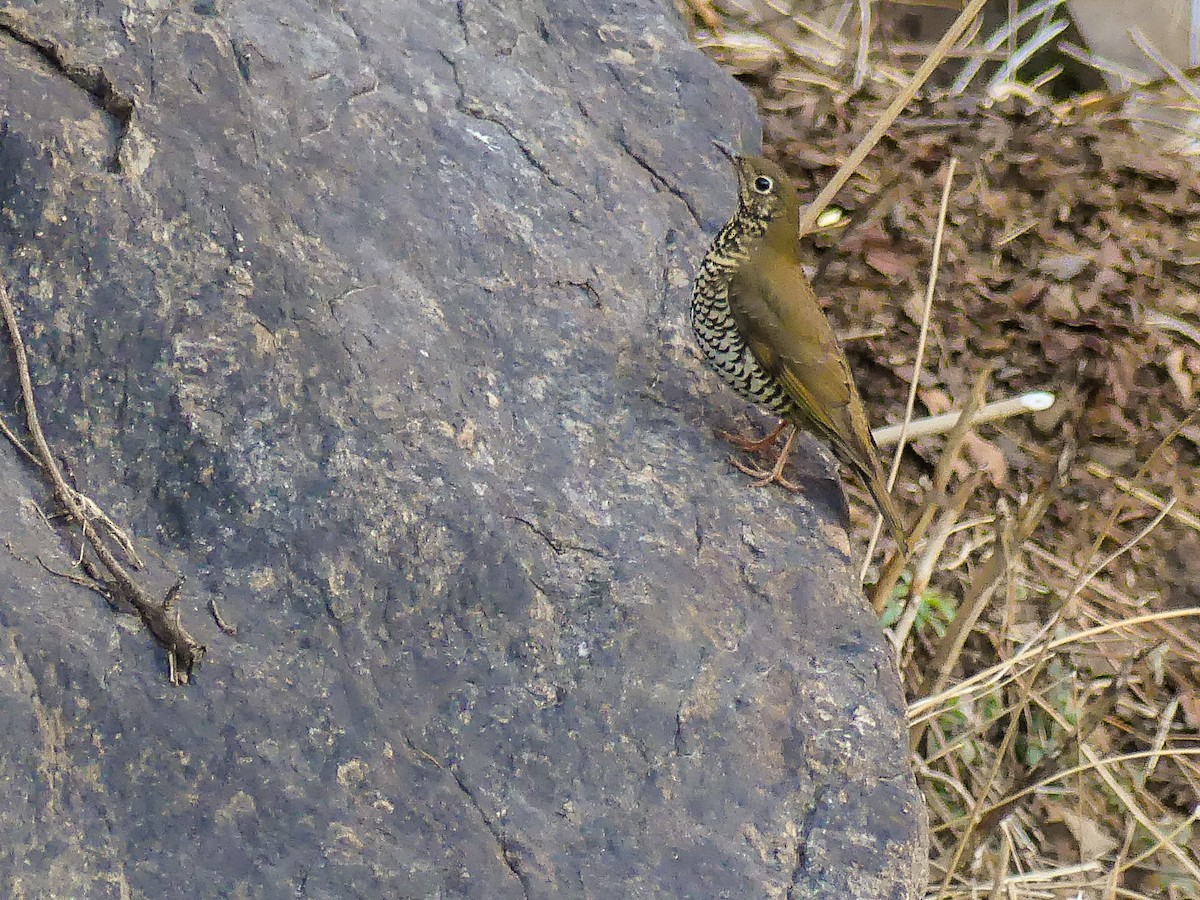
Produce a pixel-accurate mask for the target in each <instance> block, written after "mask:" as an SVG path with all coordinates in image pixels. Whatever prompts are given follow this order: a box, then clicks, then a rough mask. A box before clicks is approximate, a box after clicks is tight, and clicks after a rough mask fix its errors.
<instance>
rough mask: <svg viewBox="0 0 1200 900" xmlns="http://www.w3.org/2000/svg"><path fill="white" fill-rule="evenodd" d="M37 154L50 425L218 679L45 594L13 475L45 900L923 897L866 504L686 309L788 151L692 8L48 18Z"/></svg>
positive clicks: (11, 388) (0, 716)
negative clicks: (759, 159) (757, 423)
mask: <svg viewBox="0 0 1200 900" xmlns="http://www.w3.org/2000/svg"><path fill="white" fill-rule="evenodd" d="M0 122H2V124H0V267H2V270H3V274H4V276H5V278H6V280H7V282H8V284H9V287H10V290H11V292H12V294H13V296H14V299H15V303H16V305H17V311H18V315H19V316H20V319H21V323H22V327H23V330H24V332H25V335H26V338H27V340H28V343H29V348H30V354H31V357H32V364H33V375H34V379H35V382H36V385H37V389H38V391H39V402H40V406H41V411H42V414H43V418H44V420H45V423H46V430H47V432H48V435H49V437H50V440H51V442H52V443H53V444H54V445H55V446H56V448H57V449H58V451H59V452H60V454H61V455H62V457H63V458H64V459H66V460H68V461H69V463H70V471H71V473H72V475H73V477H74V479H75V481H76V483H77V484H78V487H79V488H80V489H81V490H83V491H84V492H86V493H87V494H89V495H90V496H92V497H93V498H95V499H96V500H97V501H98V502H99V503H101V505H103V506H104V507H105V508H106V509H107V510H108V511H109V512H110V513H112V514H113V515H114V516H115V517H116V518H117V519H119V520H121V521H122V522H124V523H125V524H127V525H129V526H130V527H131V529H132V530H133V531H134V532H135V533H136V534H137V535H138V536H139V538H140V546H141V548H142V550H143V555H145V556H146V557H147V559H148V562H149V566H148V567H147V569H146V570H144V572H143V573H142V577H143V578H144V579H145V581H146V583H147V584H148V585H149V586H151V587H152V588H153V589H154V590H155V591H156V592H157V593H159V594H161V593H162V592H163V591H164V590H165V589H166V587H168V586H169V585H170V583H171V582H172V581H173V580H174V576H175V574H176V573H181V574H184V575H186V576H188V579H189V580H188V585H187V590H186V594H185V597H184V600H183V601H182V603H181V609H182V612H183V615H184V621H185V623H186V624H187V626H188V627H189V628H190V629H191V630H192V632H193V633H194V634H195V635H196V636H197V637H198V638H199V639H201V640H202V641H203V642H204V643H206V644H207V645H208V648H209V655H208V658H207V659H206V661H205V663H204V665H203V667H202V668H200V669H199V670H197V672H196V673H195V677H194V678H193V682H192V684H190V685H188V686H186V687H175V686H173V685H171V684H170V683H169V682H168V681H167V678H166V674H165V662H164V653H163V651H162V650H161V648H159V647H158V646H157V645H156V644H155V643H154V640H153V638H152V637H151V636H150V635H149V634H148V633H147V632H146V631H145V629H144V628H142V627H141V626H140V624H139V622H138V620H137V619H136V618H133V617H130V616H124V615H120V614H118V613H115V612H113V611H112V610H110V609H109V608H108V606H107V605H106V603H105V602H104V600H103V599H102V598H101V597H99V596H98V595H96V594H95V593H93V592H91V591H89V590H87V589H86V588H83V587H78V586H76V585H74V584H72V583H71V582H69V581H66V580H64V579H61V578H57V577H55V576H53V575H51V574H49V573H48V572H47V571H46V570H45V569H43V568H42V566H41V565H39V564H38V561H37V560H38V558H40V559H41V561H42V562H44V563H46V564H47V565H49V566H52V567H55V568H58V569H64V570H65V569H69V567H70V566H71V563H72V562H73V557H74V555H75V554H76V553H77V552H78V540H79V538H78V534H77V533H76V532H75V531H74V530H71V529H66V528H62V527H60V526H58V525H57V523H55V522H54V521H47V520H45V519H43V518H42V515H41V512H39V506H41V507H44V512H45V513H46V514H47V515H49V514H51V513H53V512H54V510H53V509H52V503H51V500H50V495H49V493H48V491H47V489H46V487H45V485H44V483H43V482H42V480H41V477H40V475H39V474H38V473H37V472H36V471H34V469H33V468H32V467H31V466H30V465H29V464H28V463H27V462H26V461H25V460H23V459H22V458H21V457H19V456H18V455H17V453H16V452H15V451H14V450H13V449H12V448H11V447H10V446H8V445H7V444H5V445H4V447H3V448H0V539H2V540H3V541H4V544H5V547H4V548H3V549H0V727H2V729H3V733H2V735H0V780H2V781H3V783H4V784H5V785H6V789H5V791H4V793H3V795H2V797H0V892H3V893H5V895H7V896H14V897H68V896H72V897H87V898H91V897H101V898H103V897H114V898H116V897H156V896H179V897H205V898H207V897H262V898H276V897H280V898H282V897H320V898H344V897H363V898H378V897H389V898H392V897H414V898H415V897H445V898H451V897H455V898H457V897H471V898H505V897H533V898H566V897H594V898H604V897H694V898H713V897H739V898H742V897H797V898H799V897H836V898H882V897H888V898H893V897H895V898H900V897H913V896H916V894H917V892H918V890H919V885H920V883H921V881H922V879H923V874H924V865H925V861H924V856H923V852H922V851H923V844H922V841H923V833H924V832H923V828H924V826H923V815H922V812H921V810H922V806H921V801H920V798H919V795H918V793H917V791H916V790H915V788H914V784H913V780H912V777H911V774H910V772H909V769H908V766H907V761H906V741H905V730H904V726H903V717H902V702H901V696H900V692H899V689H898V686H897V683H896V677H895V673H894V669H893V664H892V662H891V659H890V656H889V653H888V651H887V650H886V649H885V643H884V641H883V639H882V637H881V634H880V631H879V629H878V627H877V626H876V624H875V623H874V622H873V621H872V617H871V615H870V614H869V612H868V610H867V609H866V606H865V604H864V601H863V598H862V597H861V595H860V593H859V592H858V590H857V589H856V588H855V585H854V579H853V576H852V573H851V572H850V570H849V558H848V547H847V544H846V539H845V536H844V533H843V532H842V530H841V528H842V526H841V521H840V516H841V503H840V499H839V494H838V492H837V490H836V486H835V484H834V482H832V481H831V473H830V471H829V470H828V469H827V468H826V467H825V465H824V464H823V463H821V462H820V457H817V456H815V455H810V461H809V463H808V465H809V468H810V470H811V471H810V472H809V473H808V474H809V477H808V478H807V482H806V483H807V484H808V486H809V491H808V493H807V494H806V495H804V496H799V497H796V496H790V495H785V494H783V493H782V492H778V491H774V490H761V491H752V490H748V489H747V487H746V479H745V478H744V477H743V476H741V475H740V474H738V473H736V472H732V471H731V469H730V467H729V465H728V463H727V461H726V452H727V448H726V446H724V445H723V444H722V443H721V442H720V441H719V440H718V439H716V438H715V437H714V435H713V428H714V426H726V427H728V426H731V425H733V424H735V423H736V422H737V421H738V417H739V416H740V415H741V413H742V411H743V410H744V404H742V403H741V402H740V401H739V400H737V399H736V398H735V397H733V396H731V395H730V394H728V393H727V392H725V391H724V389H723V388H721V387H720V386H719V385H718V384H717V382H716V379H715V378H713V377H711V376H710V375H709V374H708V373H707V372H705V371H704V370H703V367H702V365H701V363H700V361H699V357H698V354H697V353H696V352H695V351H694V350H693V347H692V342H691V337H690V334H689V333H688V331H687V327H686V324H685V322H686V319H685V308H686V303H687V295H688V290H689V280H690V275H691V272H692V271H693V268H694V265H695V263H696V260H697V258H698V256H699V255H700V254H701V253H702V252H703V250H704V247H705V244H706V240H707V236H708V235H710V234H711V233H712V231H713V230H715V228H716V227H717V226H718V225H719V224H720V222H721V221H722V220H723V217H724V216H726V215H727V214H728V212H729V210H730V208H731V205H732V201H733V183H732V177H731V174H730V172H728V171H727V169H726V166H725V165H724V164H723V163H722V162H721V161H720V158H719V155H718V154H717V153H716V151H715V150H713V149H712V148H711V146H710V141H711V139H713V138H715V137H721V138H725V139H727V140H730V141H731V142H733V143H735V144H736V143H738V142H743V143H744V144H746V145H750V146H752V145H753V141H754V140H756V138H755V135H757V126H756V124H755V121H754V118H753V111H752V105H751V103H750V102H749V100H748V99H747V97H746V96H745V95H744V94H743V92H742V91H741V90H740V89H739V88H738V87H737V86H736V85H735V84H734V83H733V82H732V81H730V80H729V79H728V78H726V77H725V76H724V75H722V74H721V73H720V72H718V71H717V69H715V68H714V67H713V66H712V65H711V64H710V63H709V62H708V61H706V60H705V59H704V58H703V57H702V56H700V55H699V54H698V53H697V52H695V51H694V50H693V49H691V48H690V47H689V46H688V45H687V43H686V40H685V38H684V37H683V36H682V34H681V31H680V28H679V27H678V23H677V22H676V21H675V19H674V16H673V13H672V12H671V10H670V9H669V5H668V4H665V3H664V4H659V3H655V2H653V0H623V2H619V3H595V2H591V0H541V2H528V0H508V2H504V0H496V2H491V3H484V2H476V0H459V2H458V3H457V4H455V3H451V2H446V0H424V2H419V0H406V2H400V0H391V2H383V0H347V2H338V3H326V2H320V3H311V2H300V0H271V2H268V0H244V2H225V0H195V2H194V3H191V4H183V5H180V4H174V3H163V2H161V0H127V2H126V3H124V4H108V3H100V4H98V3H91V2H89V3H84V2H71V0H44V2H31V0H27V2H24V3H20V4H9V5H8V6H7V7H5V8H4V10H3V11H0ZM4 353H5V355H4V357H3V359H4V366H3V367H2V368H0V373H3V374H2V384H0V387H2V391H0V400H2V401H3V402H2V405H0V409H2V410H3V414H4V416H5V418H6V419H7V420H8V421H9V422H10V423H11V424H13V425H14V426H16V427H19V423H20V422H21V414H20V407H19V404H18V400H17V385H16V378H15V375H14V374H13V368H12V364H11V360H12V357H11V355H10V354H9V352H8V347H7V345H6V346H5V347H4ZM808 446H809V448H810V449H811V445H808ZM212 599H215V600H217V601H218V602H219V605H220V608H221V612H222V614H223V615H224V617H225V618H226V619H228V620H230V621H231V622H234V623H236V625H237V626H238V633H237V635H236V636H235V637H231V636H227V635H225V634H223V633H222V632H221V631H219V630H218V628H217V626H216V624H215V623H214V621H213V619H212V618H211V617H210V616H209V615H208V613H207V611H206V610H207V605H208V602H209V601H210V600H212Z"/></svg>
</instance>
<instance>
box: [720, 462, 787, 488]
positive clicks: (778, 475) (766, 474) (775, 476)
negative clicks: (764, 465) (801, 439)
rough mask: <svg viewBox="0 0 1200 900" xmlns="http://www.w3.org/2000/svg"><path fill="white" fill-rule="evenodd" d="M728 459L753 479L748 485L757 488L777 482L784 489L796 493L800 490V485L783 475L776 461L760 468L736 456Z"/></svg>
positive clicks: (781, 468)
mask: <svg viewBox="0 0 1200 900" xmlns="http://www.w3.org/2000/svg"><path fill="white" fill-rule="evenodd" d="M729 461H730V462H731V463H733V464H734V466H736V467H737V468H738V469H740V470H741V471H743V472H745V473H746V474H747V475H749V476H750V477H751V478H753V479H754V481H752V482H750V487H756V488H758V487H766V486H767V485H768V484H777V485H779V486H780V487H781V488H783V489H784V490H788V491H791V492H792V493H798V492H799V490H800V485H798V484H796V483H795V482H792V481H788V480H787V479H786V478H784V477H783V467H782V466H781V465H779V463H778V462H777V463H776V464H775V465H774V466H772V467H771V468H770V469H760V468H758V466H751V465H748V464H747V463H744V462H742V461H741V460H740V459H738V458H737V457H736V456H731V457H729Z"/></svg>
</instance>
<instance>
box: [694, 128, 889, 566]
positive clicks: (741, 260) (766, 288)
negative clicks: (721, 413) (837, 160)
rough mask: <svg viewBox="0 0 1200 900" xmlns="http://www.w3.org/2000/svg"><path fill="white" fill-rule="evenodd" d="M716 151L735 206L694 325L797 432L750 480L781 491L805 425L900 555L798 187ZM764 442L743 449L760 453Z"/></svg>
mask: <svg viewBox="0 0 1200 900" xmlns="http://www.w3.org/2000/svg"><path fill="white" fill-rule="evenodd" d="M717 146H718V147H719V148H720V149H721V151H722V152H723V153H725V154H726V155H727V156H729V158H730V159H731V160H732V161H733V164H734V167H735V168H736V169H737V179H738V207H737V212H735V213H734V215H733V218H732V219H730V220H729V222H727V223H726V225H725V227H724V228H722V229H721V230H720V232H718V233H717V236H716V238H715V239H714V240H713V243H712V246H711V247H710V248H709V251H708V253H707V255H706V256H705V257H704V259H703V261H702V262H701V263H700V271H699V274H698V275H697V276H696V283H695V288H694V290H693V291H692V303H691V318H692V329H693V330H694V331H695V333H696V339H697V340H698V341H699V342H700V349H701V350H702V351H703V352H704V355H705V357H706V358H707V359H708V362H709V364H710V365H711V366H712V367H713V368H714V369H715V370H716V372H717V374H718V375H720V376H721V379H722V380H723V381H724V382H725V383H726V384H728V385H729V386H730V387H732V388H733V389H734V390H736V391H737V392H738V393H739V394H741V395H742V396H743V397H745V398H746V399H747V400H750V401H751V402H752V403H754V404H756V405H757V406H759V407H760V408H762V409H764V410H766V411H767V412H770V413H774V414H775V415H777V416H779V417H780V418H781V419H782V420H783V422H785V423H787V424H789V425H792V426H794V428H793V430H792V433H791V434H790V435H789V436H788V439H787V442H786V443H785V444H784V448H783V451H782V452H781V453H780V456H779V459H778V460H777V461H776V463H775V465H774V467H773V468H772V470H771V471H770V472H769V473H754V474H765V475H766V477H765V478H763V479H761V480H760V482H759V483H760V484H766V483H768V482H771V481H779V482H781V483H783V484H784V485H785V486H787V483H786V482H784V481H783V478H782V472H783V465H784V463H785V462H786V460H787V455H788V453H789V452H790V450H791V447H792V442H793V440H794V439H795V428H803V429H804V430H805V431H808V432H810V433H812V434H814V435H816V436H817V437H819V438H822V439H823V440H825V441H828V442H829V444H830V446H831V447H832V449H833V452H834V454H835V455H836V456H837V458H838V459H839V460H841V462H842V464H843V465H845V466H847V467H848V468H849V469H850V470H851V471H853V472H854V473H855V474H856V475H857V476H858V477H859V478H860V479H861V480H862V482H863V484H864V485H865V486H866V488H867V490H868V491H869V492H870V494H871V497H872V498H873V499H874V501H875V505H876V506H877V507H878V508H879V512H880V513H881V514H882V515H883V518H884V521H885V522H886V523H887V526H888V530H889V531H890V532H891V534H892V537H893V538H895V540H896V543H897V544H899V545H900V547H901V549H902V551H904V552H907V548H908V541H907V536H906V533H905V529H904V525H903V523H902V522H901V519H900V515H899V513H898V512H897V510H896V505H895V503H894V501H893V500H892V497H891V495H890V494H889V493H888V490H887V483H886V481H885V479H884V475H883V468H882V466H881V465H880V463H879V450H878V448H877V447H876V446H875V441H874V439H873V438H872V437H871V430H870V428H869V427H868V425H867V414H866V411H865V409H864V407H863V402H862V398H861V397H860V396H859V393H858V388H857V387H856V386H855V384H854V376H853V375H852V374H851V372H850V364H849V363H848V362H847V360H846V355H845V353H843V352H842V348H841V346H839V344H838V341H837V337H836V336H835V335H834V333H833V328H832V327H831V326H830V324H829V320H828V319H826V317H825V313H824V312H823V311H822V309H821V306H820V304H819V303H818V301H817V296H816V294H815V293H813V289H812V286H811V285H810V284H809V281H808V278H807V276H806V275H805V274H804V270H803V268H802V267H801V265H800V256H799V249H800V248H799V234H798V231H797V229H798V225H799V215H800V198H799V196H798V194H797V192H796V187H795V185H793V184H792V182H791V180H790V179H789V178H788V176H787V175H786V174H784V172H783V170H782V169H780V168H779V166H777V165H775V164H774V163H772V162H770V161H768V160H765V159H760V158H757V157H749V156H736V155H734V154H733V153H732V152H731V151H729V150H728V149H727V148H725V147H723V146H721V145H720V144H718V145H717ZM775 434H778V429H776V432H775ZM774 436H775V435H771V436H769V439H771V440H773V439H774ZM764 442H765V441H764ZM764 442H748V441H743V442H740V443H741V444H742V446H744V447H747V448H758V447H761V446H762V445H763V444H764ZM742 468H743V469H744V470H745V471H751V470H750V469H748V468H746V467H742Z"/></svg>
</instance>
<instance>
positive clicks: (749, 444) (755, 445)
mask: <svg viewBox="0 0 1200 900" xmlns="http://www.w3.org/2000/svg"><path fill="white" fill-rule="evenodd" d="M787 424H788V423H787V421H786V420H784V419H780V420H779V424H778V425H776V426H775V430H774V431H772V432H771V433H770V434H768V435H767V436H766V437H764V438H759V439H758V440H754V439H753V438H744V437H742V436H740V435H737V434H734V433H733V432H732V431H718V432H717V436H718V437H722V438H724V439H725V440H727V441H729V443H731V444H733V446H735V447H737V448H738V449H739V450H746V451H748V452H749V453H762V452H763V451H764V450H766V449H767V448H769V447H772V446H774V444H775V441H776V439H777V438H778V437H779V433H780V432H781V431H783V429H785V428H786V427H787Z"/></svg>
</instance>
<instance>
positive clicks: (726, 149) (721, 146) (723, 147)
mask: <svg viewBox="0 0 1200 900" xmlns="http://www.w3.org/2000/svg"><path fill="white" fill-rule="evenodd" d="M713 146H714V147H716V148H717V149H718V150H720V151H721V153H722V154H724V156H725V158H726V159H728V160H729V161H730V162H731V163H736V162H737V161H738V155H737V154H736V153H734V152H733V148H732V147H730V146H729V145H728V144H726V143H725V142H724V141H713Z"/></svg>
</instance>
